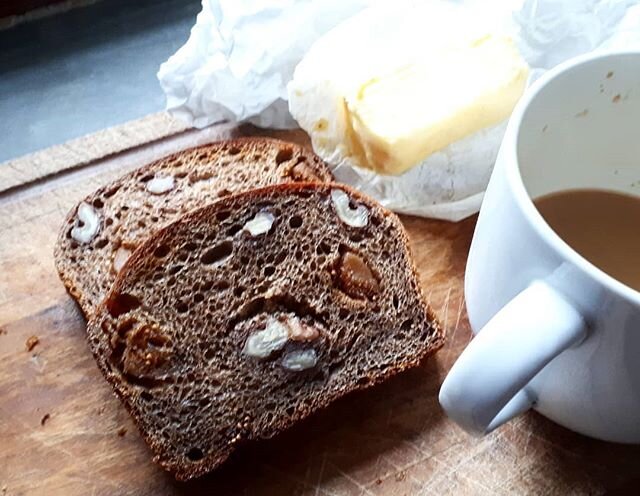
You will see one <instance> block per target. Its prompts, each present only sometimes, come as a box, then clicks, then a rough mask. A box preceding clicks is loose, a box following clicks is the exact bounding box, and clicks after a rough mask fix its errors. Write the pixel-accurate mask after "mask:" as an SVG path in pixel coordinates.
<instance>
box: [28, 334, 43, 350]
mask: <svg viewBox="0 0 640 496" xmlns="http://www.w3.org/2000/svg"><path fill="white" fill-rule="evenodd" d="M39 342H40V338H38V336H31V337H30V338H29V339H27V342H26V343H25V346H26V347H27V351H31V350H33V349H34V348H35V347H36V346H38V343H39Z"/></svg>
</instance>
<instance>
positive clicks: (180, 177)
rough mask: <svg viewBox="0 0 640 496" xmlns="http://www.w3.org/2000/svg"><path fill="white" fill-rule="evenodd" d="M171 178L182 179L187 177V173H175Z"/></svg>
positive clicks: (180, 171)
mask: <svg viewBox="0 0 640 496" xmlns="http://www.w3.org/2000/svg"><path fill="white" fill-rule="evenodd" d="M173 177H175V178H176V179H183V178H185V177H187V171H184V170H179V171H176V172H175V173H174V174H173Z"/></svg>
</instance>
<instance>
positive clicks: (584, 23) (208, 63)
mask: <svg viewBox="0 0 640 496" xmlns="http://www.w3.org/2000/svg"><path fill="white" fill-rule="evenodd" d="M440 1H446V0H440ZM378 3H379V2H377V1H376V0H323V1H322V2H318V1H313V0H203V2H202V11H201V12H200V14H199V15H198V18H197V21H196V24H195V26H194V27H193V29H192V31H191V36H190V37H189V40H188V41H187V43H186V44H185V45H184V46H183V47H181V48H180V49H179V50H178V51H177V52H176V53H175V54H174V55H173V56H172V57H171V58H170V59H169V60H168V61H167V62H165V63H164V64H162V66H161V67H160V71H159V72H158V78H159V80H160V83H161V85H162V88H163V90H164V91H165V93H166V95H167V109H168V110H169V112H171V113H172V114H173V115H175V116H177V117H179V118H181V119H183V120H185V121H186V122H188V123H189V124H191V125H193V126H196V127H204V126H207V125H210V124H213V123H215V122H220V121H224V120H226V121H231V122H234V121H238V122H239V121H248V122H251V123H253V124H256V125H258V126H263V127H273V128H290V127H295V126H296V123H295V121H294V120H293V119H292V118H291V115H290V114H289V111H288V107H287V101H286V99H287V88H286V87H287V83H288V82H289V81H290V80H291V78H292V75H293V72H294V69H295V66H296V65H297V63H298V62H299V61H300V60H301V59H302V57H303V56H304V55H305V53H306V52H307V51H308V50H309V48H310V47H311V46H312V44H313V43H314V42H315V41H316V40H317V39H319V38H320V37H321V36H322V35H324V34H325V33H327V32H328V31H329V30H331V29H332V28H333V27H335V26H337V25H338V24H339V23H341V22H342V21H344V20H346V19H349V18H350V17H352V16H354V15H357V14H358V13H359V12H361V11H362V10H363V9H365V8H376V7H377V4H378ZM380 3H382V2H380ZM410 3H411V2H409V4H410ZM454 3H456V4H458V5H470V6H471V5H474V6H477V5H482V8H484V9H485V10H489V11H490V12H491V15H493V16H495V17H496V18H498V17H500V18H503V17H504V18H505V19H507V20H508V23H511V27H510V30H511V31H512V32H513V33H514V39H515V41H516V44H517V45H518V48H519V49H520V51H521V53H522V54H523V56H524V58H525V59H526V60H527V62H528V63H529V65H530V66H531V68H532V71H531V77H530V81H532V80H534V79H535V78H537V77H538V76H539V75H541V74H542V73H544V71H546V70H548V69H550V68H551V67H553V66H555V65H557V64H558V63H560V62H563V61H565V60H567V59H569V58H571V57H574V56H576V55H580V54H583V53H587V52H590V51H594V50H619V49H629V48H632V47H634V46H635V47H640V6H639V5H638V2H637V1H631V0H629V1H627V0H512V1H502V0H492V1H480V0H458V1H457V2H454ZM397 5H398V8H406V5H407V4H406V3H402V2H398V3H397ZM387 8H388V4H387ZM400 28H401V27H400ZM505 126H506V123H502V124H500V125H498V126H495V127H493V128H489V129H485V130H482V131H480V132H479V133H477V134H478V136H474V139H473V140H472V141H473V146H470V144H469V140H464V139H463V140H460V141H459V142H457V143H453V144H452V145H450V146H449V147H447V149H446V150H442V151H441V152H438V153H436V154H434V155H432V156H431V157H430V158H429V163H434V164H436V166H435V168H434V169H433V170H428V169H425V168H424V164H423V166H421V167H416V168H414V169H411V170H409V171H407V172H406V173H405V174H403V175H401V176H381V175H379V174H374V173H372V172H370V171H368V170H364V169H361V168H358V167H349V166H345V165H344V164H342V165H341V166H340V167H339V168H338V169H337V170H336V171H335V173H336V176H337V177H338V179H339V180H341V181H343V182H346V183H349V184H351V185H353V186H355V187H358V188H360V189H362V190H364V191H365V192H367V193H369V194H370V195H372V196H374V197H375V198H376V199H378V200H379V201H381V203H383V204H384V205H385V206H387V207H388V208H390V209H392V210H395V211H397V212H404V213H411V214H415V215H422V216H425V217H434V218H440V219H446V220H460V219H462V218H464V217H467V216H469V215H471V214H473V213H475V212H477V211H478V210H479V208H480V203H481V201H482V196H483V193H484V190H485V188H486V185H487V182H488V180H489V176H490V173H491V170H492V168H493V163H494V161H495V158H496V155H497V151H498V148H499V145H500V141H501V139H502V135H503V134H504V129H505ZM478 138H480V139H479V140H478Z"/></svg>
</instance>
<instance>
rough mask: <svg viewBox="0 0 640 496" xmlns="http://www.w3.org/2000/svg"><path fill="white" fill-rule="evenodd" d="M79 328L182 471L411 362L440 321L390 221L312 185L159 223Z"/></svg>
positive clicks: (265, 192) (225, 202)
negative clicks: (83, 328) (159, 227)
mask: <svg viewBox="0 0 640 496" xmlns="http://www.w3.org/2000/svg"><path fill="white" fill-rule="evenodd" d="M88 340H89V344H90V348H91V350H92V352H93V354H94V356H95V358H96V360H97V362H98V365H99V367H100V369H101V370H102V372H103V374H104V375H105V377H106V379H107V380H108V381H109V382H110V383H111V385H112V386H113V388H114V389H115V391H116V393H117V394H118V396H119V397H120V399H121V400H122V401H123V403H124V405H125V406H126V408H127V409H128V410H129V412H130V413H131V414H132V416H133V418H134V420H135V422H136V423H137V425H138V427H139V429H140V432H141V433H142V435H143V437H144V438H145V439H146V441H147V443H148V444H149V445H150V446H151V448H152V450H153V451H154V452H155V461H157V462H159V463H160V465H162V466H163V467H164V468H165V469H167V470H169V471H171V472H173V473H174V474H175V476H176V477H177V478H178V479H182V480H185V479H190V478H192V477H197V476H199V475H202V474H204V473H205V472H208V471H210V470H212V469H213V468H215V467H216V466H217V465H219V464H220V463H222V462H223V461H224V460H225V459H226V458H227V457H228V456H229V454H230V453H231V452H232V451H233V450H234V449H235V448H236V447H237V446H238V445H240V444H242V443H244V442H246V441H250V440H255V439H260V438H268V437H271V436H273V435H274V434H276V433H278V432H279V431H282V430H284V429H286V428H287V427H289V426H290V425H291V424H293V423H294V422H296V421H298V420H300V419H302V418H305V417H306V416H308V415H309V414H311V413H312V412H314V411H316V410H318V409H320V408H322V407H325V406H326V405H328V404H330V403H331V402H333V401H334V400H335V399H337V398H339V397H341V396H343V395H344V394H346V393H348V392H349V391H353V390H357V389H363V388H366V387H369V386H371V385H373V384H375V383H377V382H380V381H382V380H383V379H385V378H386V377H388V376H390V375H392V374H395V373H397V372H400V371H402V370H404V369H406V368H409V367H413V366H415V365H417V364H418V363H419V362H420V361H421V360H422V359H423V358H424V357H425V356H427V355H429V354H430V353H432V352H433V351H435V350H437V349H438V348H440V346H441V345H442V343H443V333H442V331H441V329H440V326H439V324H438V322H437V321H436V319H435V317H434V315H433V313H432V312H431V310H430V308H429V307H428V306H427V304H426V303H425V301H424V299H423V296H422V293H421V289H420V286H419V283H418V278H417V276H416V271H415V267H414V265H413V263H412V260H411V256H410V253H409V249H408V244H407V236H406V234H405V232H404V229H403V227H402V225H401V223H400V221H399V219H398V218H397V217H396V216H395V215H394V214H393V213H391V212H389V211H387V210H386V209H384V208H383V207H381V206H380V205H379V204H377V203H376V202H374V201H373V200H371V199H369V198H368V197H365V196H363V195H362V194H360V193H358V192H356V191H354V190H352V189H349V188H347V187H344V186H339V185H336V184H320V183H315V184H311V183H308V184H285V185H277V186H271V187H267V188H264V189H259V190H253V191H248V192H245V193H240V194H237V195H232V196H228V197H226V198H223V199H221V200H219V201H217V202H215V203H214V204H212V205H209V206H206V207H204V208H202V209H199V210H197V211H194V212H192V213H190V214H188V215H186V216H185V217H183V218H181V219H179V220H178V221H176V222H175V223H174V224H171V225H170V226H168V227H166V228H165V229H163V230H161V231H159V232H158V233H157V234H156V235H155V236H153V237H152V238H150V239H148V240H147V241H146V242H145V243H144V244H143V245H142V246H141V247H140V248H139V249H138V250H137V251H136V252H135V253H134V254H133V256H132V257H131V258H130V259H129V260H128V262H127V263H126V265H125V266H124V268H123V269H122V271H121V273H120V275H119V276H118V279H117V280H116V282H115V284H114V286H113V290H112V291H111V293H110V294H109V295H108V296H107V298H106V299H105V301H104V302H103V304H101V305H100V307H99V308H98V309H97V311H96V314H95V316H94V318H93V319H92V320H91V321H90V322H89V326H88Z"/></svg>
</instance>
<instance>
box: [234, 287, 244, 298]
mask: <svg viewBox="0 0 640 496" xmlns="http://www.w3.org/2000/svg"><path fill="white" fill-rule="evenodd" d="M245 289H246V288H245V287H244V286H236V287H235V288H234V289H233V294H234V295H235V296H236V297H237V298H240V297H241V296H242V295H243V293H244V292H245Z"/></svg>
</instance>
